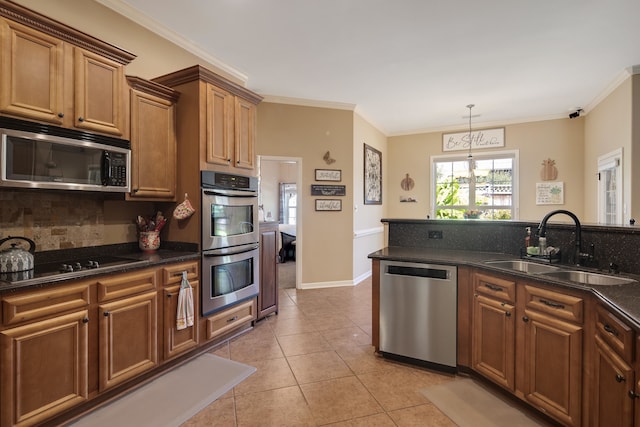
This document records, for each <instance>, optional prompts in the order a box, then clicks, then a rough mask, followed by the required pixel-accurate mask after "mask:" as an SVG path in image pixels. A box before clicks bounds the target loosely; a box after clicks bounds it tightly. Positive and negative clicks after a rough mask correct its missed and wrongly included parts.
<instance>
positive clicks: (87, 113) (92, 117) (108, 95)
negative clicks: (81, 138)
mask: <svg viewBox="0 0 640 427" xmlns="http://www.w3.org/2000/svg"><path fill="white" fill-rule="evenodd" d="M74 52H75V55H74V62H75V74H74V91H75V104H74V112H75V117H74V118H73V119H74V122H73V126H75V127H77V128H80V129H86V130H90V131H96V132H102V133H108V134H112V135H117V136H122V135H123V134H124V128H125V108H126V106H125V101H124V95H125V92H124V88H125V76H124V66H123V65H122V64H119V63H117V62H115V61H112V60H110V59H107V58H103V57H101V56H99V55H96V54H94V53H92V52H89V51H86V50H84V49H81V48H79V47H76V48H75V49H74Z"/></svg>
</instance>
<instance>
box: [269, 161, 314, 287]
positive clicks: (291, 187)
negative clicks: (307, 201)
mask: <svg viewBox="0 0 640 427" xmlns="http://www.w3.org/2000/svg"><path fill="white" fill-rule="evenodd" d="M258 178H259V183H260V192H259V196H258V204H259V205H260V206H261V209H262V213H261V215H264V220H265V221H275V222H278V249H277V251H278V257H277V258H278V259H277V261H278V265H277V269H278V286H279V288H281V289H282V288H299V287H300V282H301V280H300V279H301V277H302V262H301V261H302V238H303V235H302V216H301V215H300V212H301V208H300V207H301V206H302V199H303V198H304V195H303V194H302V192H301V191H300V188H301V184H302V158H299V157H279V156H258ZM283 244H284V245H283Z"/></svg>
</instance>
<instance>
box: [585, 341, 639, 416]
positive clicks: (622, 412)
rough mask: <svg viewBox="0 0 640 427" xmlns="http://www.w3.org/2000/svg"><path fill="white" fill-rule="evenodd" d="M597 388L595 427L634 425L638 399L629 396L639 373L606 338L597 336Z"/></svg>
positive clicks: (595, 389)
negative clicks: (635, 407)
mask: <svg viewBox="0 0 640 427" xmlns="http://www.w3.org/2000/svg"><path fill="white" fill-rule="evenodd" d="M594 378H595V381H594V385H593V393H594V394H593V398H594V400H593V402H594V405H593V417H592V424H591V425H592V426H594V427H596V426H597V427H613V426H628V427H632V426H633V425H634V424H633V415H634V411H633V405H634V399H632V398H631V397H630V396H629V391H630V390H633V387H634V384H635V372H634V369H633V367H632V366H630V365H629V364H628V363H627V362H625V361H624V360H623V359H622V358H621V357H620V356H619V355H618V354H617V353H616V352H615V351H614V350H613V349H612V348H611V347H610V346H609V345H608V344H607V343H606V342H605V341H604V340H603V339H602V338H600V337H599V336H598V335H596V336H595V357H594Z"/></svg>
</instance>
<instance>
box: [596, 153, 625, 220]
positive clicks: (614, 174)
mask: <svg viewBox="0 0 640 427" xmlns="http://www.w3.org/2000/svg"><path fill="white" fill-rule="evenodd" d="M622 194H623V193H622V148H619V149H617V150H615V151H612V152H610V153H608V154H605V155H603V156H600V157H598V223H600V224H606V225H621V224H622V223H623V219H622V217H623V210H624V209H623V207H624V205H623V203H624V201H623V196H622Z"/></svg>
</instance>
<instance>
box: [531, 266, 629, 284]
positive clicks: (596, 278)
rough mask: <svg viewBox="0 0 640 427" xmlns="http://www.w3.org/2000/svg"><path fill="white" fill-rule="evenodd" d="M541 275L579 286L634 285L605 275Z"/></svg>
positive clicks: (568, 273)
mask: <svg viewBox="0 0 640 427" xmlns="http://www.w3.org/2000/svg"><path fill="white" fill-rule="evenodd" d="M543 275H544V276H547V277H553V278H556V279H560V280H568V281H570V282H576V283H580V284H581V285H604V286H612V285H625V284H628V283H635V280H633V279H627V278H626V277H616V276H609V275H606V274H598V273H589V272H586V271H569V270H561V271H551V272H547V273H543Z"/></svg>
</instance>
